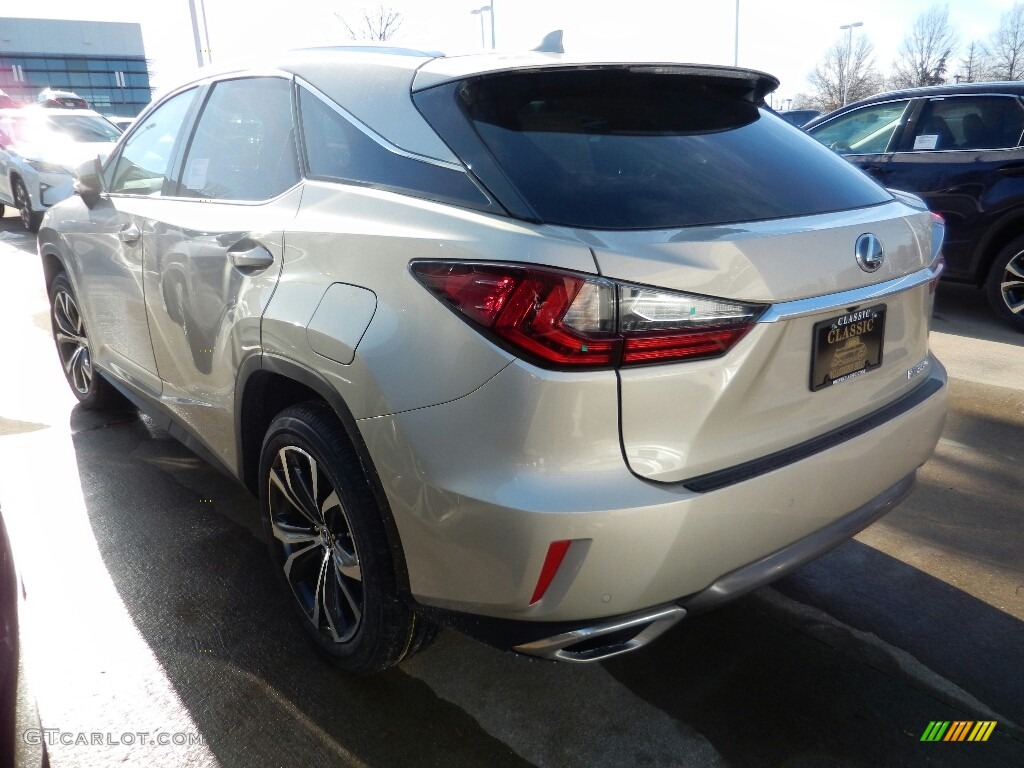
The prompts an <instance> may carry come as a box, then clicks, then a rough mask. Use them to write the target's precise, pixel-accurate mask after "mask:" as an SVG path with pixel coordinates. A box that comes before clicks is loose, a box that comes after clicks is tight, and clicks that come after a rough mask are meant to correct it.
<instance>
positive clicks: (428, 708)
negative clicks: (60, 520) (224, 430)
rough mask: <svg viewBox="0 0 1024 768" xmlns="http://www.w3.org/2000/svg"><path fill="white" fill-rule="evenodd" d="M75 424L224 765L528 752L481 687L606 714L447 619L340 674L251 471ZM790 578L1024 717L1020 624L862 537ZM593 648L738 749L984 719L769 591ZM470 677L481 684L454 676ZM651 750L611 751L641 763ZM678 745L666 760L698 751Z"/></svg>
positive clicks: (635, 692) (84, 466)
mask: <svg viewBox="0 0 1024 768" xmlns="http://www.w3.org/2000/svg"><path fill="white" fill-rule="evenodd" d="M72 426H73V431H74V436H73V441H74V450H75V454H76V458H77V462H78V471H79V475H80V478H81V483H82V490H83V497H84V499H85V501H86V511H87V514H88V516H89V523H90V524H91V526H92V529H93V532H94V534H95V538H96V541H97V543H98V547H99V550H100V555H101V556H102V559H103V562H104V565H105V567H106V570H107V571H108V573H109V575H110V578H111V579H112V581H113V583H114V585H115V587H116V589H117V591H118V593H119V594H120V597H121V599H122V600H123V602H124V605H125V606H126V608H127V610H128V612H129V615H130V616H131V619H132V621H133V622H134V624H135V625H136V627H137V629H138V631H139V632H140V633H141V635H142V637H143V639H144V640H145V642H146V644H147V645H148V646H149V648H150V649H151V650H152V652H153V654H155V656H156V658H157V660H158V661H159V663H160V665H161V666H162V668H163V670H164V673H165V674H166V676H167V678H168V679H169V681H170V683H171V685H172V686H173V687H174V689H175V693H176V695H177V697H178V699H179V700H180V701H181V702H182V704H183V705H184V706H185V707H186V708H187V710H188V714H189V717H190V718H191V720H192V722H194V723H195V725H196V726H197V727H198V728H199V730H200V731H201V733H202V734H203V736H204V739H205V744H206V745H207V747H208V748H209V749H210V751H211V752H212V753H213V754H214V756H215V758H216V759H217V761H218V763H219V764H220V765H222V766H228V767H230V766H250V765H254V764H260V765H348V764H360V765H362V764H366V765H371V766H392V765H402V766H415V765H445V766H459V765H466V766H479V765H487V766H523V765H530V764H533V763H531V762H528V761H526V760H524V759H523V758H522V757H520V756H519V755H518V754H517V753H516V752H515V751H513V750H512V749H511V748H510V747H509V746H508V745H507V744H506V743H505V741H502V740H499V739H498V738H495V737H494V736H492V735H491V732H489V731H488V730H485V729H484V728H483V727H482V726H481V724H480V722H479V721H478V717H477V714H476V713H477V710H476V709H475V708H474V707H475V706H478V705H479V706H481V708H482V709H481V711H483V708H486V707H488V706H489V707H490V708H491V710H493V709H494V708H497V709H498V710H499V711H501V709H502V708H503V707H504V708H514V707H515V708H525V715H524V713H523V712H519V713H518V714H519V716H520V717H526V718H530V717H531V714H532V717H533V719H537V720H542V718H543V717H550V721H543V720H542V722H545V726H544V727H546V728H548V729H550V734H557V733H560V732H566V733H576V734H577V735H578V737H580V738H583V739H587V738H588V730H587V729H588V728H594V727H598V726H597V725H595V724H594V723H592V722H590V721H589V719H588V718H587V717H584V716H581V715H580V710H578V709H575V708H573V707H560V708H559V711H558V713H557V716H552V715H551V714H550V712H549V710H548V709H545V708H544V706H543V700H544V698H545V695H544V688H543V686H544V685H554V684H553V683H551V682H545V681H557V683H558V687H559V688H566V687H568V689H569V690H568V692H566V691H564V690H563V691H560V694H561V696H562V697H563V698H565V699H568V700H572V699H573V695H574V694H573V691H572V689H573V687H574V686H576V685H577V681H578V682H579V689H578V692H579V697H581V698H587V695H588V694H587V692H588V691H590V690H592V689H590V688H585V686H584V685H583V681H584V679H585V677H586V675H587V674H588V673H587V672H586V671H585V670H586V668H580V667H576V666H564V667H559V668H558V674H557V675H548V676H545V675H541V676H539V677H538V675H537V674H536V670H538V669H541V668H544V669H547V668H549V667H550V665H546V664H542V663H540V662H532V661H529V660H525V659H511V662H510V658H509V657H508V656H507V655H505V654H501V653H498V652H495V651H491V650H489V649H483V648H479V649H477V648H476V647H475V646H468V645H467V644H469V641H463V640H461V638H459V639H457V640H456V641H454V642H453V641H452V639H451V637H450V635H449V636H448V637H446V638H444V641H443V642H439V643H438V646H437V647H435V648H433V649H428V650H427V651H425V655H424V656H421V657H418V658H417V659H416V660H413V661H412V662H410V666H409V669H410V670H412V671H413V674H408V673H406V672H404V671H403V670H402V668H399V669H396V670H392V671H389V672H387V673H384V674H382V675H379V676H377V677H373V678H354V677H351V676H348V675H346V674H345V673H342V672H341V671H339V670H337V669H336V668H334V667H333V666H332V665H330V664H329V663H327V662H326V661H324V660H323V659H322V658H321V657H319V656H318V655H317V654H316V653H315V652H314V650H313V649H312V648H311V646H310V645H309V643H308V642H307V640H306V638H305V636H304V635H303V633H302V631H301V628H300V627H299V626H297V624H296V622H295V619H294V617H293V615H292V608H291V605H290V601H289V600H287V599H285V596H284V595H283V594H282V592H281V588H280V586H279V584H278V582H277V580H276V578H275V575H274V574H273V573H272V571H271V566H270V563H269V559H268V558H267V555H266V551H265V546H264V544H263V542H262V541H260V540H259V538H258V534H257V532H258V531H259V521H258V519H257V518H258V512H257V504H256V501H255V500H254V499H253V498H252V497H251V496H250V495H249V494H248V493H247V492H246V491H245V490H244V489H242V488H240V487H239V486H238V485H237V484H236V483H235V482H234V481H232V480H230V479H228V478H225V477H224V476H222V475H220V474H219V473H218V472H217V471H216V470H214V469H213V468H211V467H210V466H209V465H207V464H206V463H204V462H202V461H201V460H200V459H198V458H196V457H195V456H194V455H193V454H192V453H190V452H189V451H188V450H187V449H185V448H184V447H182V446H181V445H180V444H179V443H178V442H177V441H175V440H174V439H172V438H170V437H169V436H167V435H166V434H165V433H163V432H161V431H160V430H158V429H156V428H155V427H154V426H153V425H152V423H151V422H149V421H148V420H147V419H145V418H144V417H140V418H132V417H131V415H130V414H129V415H125V414H121V415H112V416H108V417H97V416H94V415H88V414H83V413H82V412H81V411H80V410H78V409H76V411H75V415H74V416H73V419H72ZM139 542H146V546H139ZM780 589H781V590H782V592H783V593H785V594H787V595H791V596H793V597H796V598H797V599H798V600H799V601H801V602H802V603H807V604H809V605H812V606H815V605H816V606H819V607H821V608H822V609H823V610H824V611H826V612H827V614H831V615H832V616H835V617H836V618H838V619H840V621H842V622H846V623H847V624H849V625H850V626H851V627H855V628H858V629H861V630H864V631H865V632H868V633H870V634H873V635H877V636H878V637H881V638H882V639H883V640H888V641H890V642H893V643H895V644H897V645H900V647H903V648H908V649H909V650H910V651H911V653H912V654H913V655H915V656H917V657H918V658H919V659H921V660H922V661H923V662H924V663H925V664H926V665H928V666H929V667H931V668H932V669H934V670H935V671H936V672H939V673H940V674H942V675H943V676H946V677H949V678H950V679H951V680H954V682H956V683H957V684H958V685H960V686H962V687H963V688H965V689H966V690H967V691H968V692H970V693H972V694H974V695H975V696H977V697H978V698H980V699H981V700H982V701H984V702H985V703H986V704H987V705H989V706H991V707H992V708H993V709H996V710H997V711H1001V714H1002V715H1003V716H1006V717H1016V718H1019V719H1018V722H1020V720H1024V716H1022V713H1021V712H1020V706H1019V705H1020V703H1021V702H1020V694H1019V692H1020V690H1024V681H1021V680H1020V678H1019V675H1020V672H1021V670H1022V669H1024V665H1022V664H1021V663H1020V662H1021V659H1020V653H1021V649H1022V648H1024V636H1022V625H1021V623H1020V622H1018V621H1016V620H1014V619H1012V618H1009V617H1007V616H1006V615H1005V614H1002V613H1000V612H999V611H996V610H995V609H993V608H990V607H989V606H987V605H985V604H984V603H981V602H980V601H977V600H975V599H973V598H971V597H969V596H968V595H966V594H964V593H963V592H961V591H959V590H956V589H954V588H952V587H949V586H948V585H945V584H943V583H941V582H938V581H937V580H935V579H933V578H931V577H929V576H927V575H926V574H923V573H921V572H920V571H917V570H916V569H914V568H911V567H909V566H906V565H904V564H903V563H900V562H899V561H895V560H893V559H892V558H889V557H887V556H886V555H883V554H881V553H879V552H877V551H875V550H872V549H871V548H870V547H866V546H865V545H862V544H859V543H857V542H851V543H848V544H846V545H844V546H843V547H841V548H840V549H839V550H836V551H835V552H833V553H832V554H830V555H828V556H826V557H825V558H823V559H821V560H819V561H816V562H814V563H812V564H810V565H808V566H806V567H805V568H804V569H802V570H800V571H799V572H797V573H796V574H794V575H792V576H790V577H789V578H787V579H786V580H784V581H783V582H782V583H781V585H780ZM805 610H811V611H812V614H811V615H807V614H806V613H805V612H804V611H805ZM430 654H434V656H433V657H431V656H429V655H430ZM1014 662H1015V664H1014ZM602 666H603V668H604V670H606V671H607V672H609V673H610V674H611V675H612V676H613V677H614V679H615V680H617V681H618V682H619V683H621V684H622V686H625V688H626V689H628V691H629V692H631V693H626V692H625V691H623V693H622V696H624V697H627V698H628V699H631V700H632V701H637V699H635V698H633V697H639V698H640V699H642V700H644V701H646V702H648V703H650V704H651V705H653V706H654V707H656V708H658V709H660V710H661V711H662V712H663V713H667V715H669V716H670V717H673V718H675V719H676V721H677V722H678V723H679V726H678V728H679V729H680V730H684V731H690V729H694V730H695V731H696V732H697V733H699V734H701V735H702V736H703V737H705V738H706V739H708V740H709V741H710V742H711V744H712V745H713V746H714V747H715V748H716V749H717V750H719V752H720V753H721V754H722V755H723V756H724V757H725V759H726V760H727V761H729V763H730V764H735V765H780V764H787V765H789V764H799V765H801V766H812V765H822V766H824V765H918V764H930V763H928V761H927V760H926V759H924V758H923V757H922V755H923V753H922V750H925V749H929V748H931V746H932V745H928V744H921V743H920V740H919V739H920V735H921V733H922V732H923V730H924V728H925V727H926V726H927V725H928V722H929V721H931V720H957V719H984V717H983V713H982V712H980V711H973V710H971V708H970V707H964V706H963V705H962V702H961V701H959V700H957V699H956V697H946V696H944V695H943V693H942V691H940V690H937V689H936V688H935V686H934V685H932V684H929V683H927V682H921V681H920V680H918V679H916V678H914V677H913V676H912V675H909V674H908V673H907V672H906V670H905V669H904V668H903V667H902V666H901V664H900V662H899V660H898V659H895V658H894V657H893V656H892V654H891V652H890V650H889V649H888V646H886V645H885V643H871V642H865V640H864V637H862V636H861V635H860V634H859V633H857V632H855V631H852V630H850V628H849V627H847V626H845V624H839V623H838V622H832V621H831V620H828V616H827V615H826V614H825V613H820V614H819V613H818V612H816V611H813V609H805V608H804V606H802V605H801V604H800V603H798V602H796V601H792V600H787V599H786V598H784V597H782V596H781V595H779V593H778V592H776V591H775V589H773V588H767V589H764V590H761V591H759V592H757V593H755V594H754V595H752V596H749V597H747V598H745V599H743V600H741V601H739V602H737V603H736V604H733V605H731V606H728V607H726V608H724V609H722V610H720V611H718V612H715V613H711V614H707V615H704V616H698V617H695V618H693V619H692V620H687V621H684V622H683V623H682V624H681V625H680V626H679V627H677V628H676V629H674V630H673V631H672V632H671V633H669V634H667V635H666V636H665V637H663V638H661V639H660V640H659V641H658V642H656V643H654V644H653V645H652V646H651V647H650V648H647V649H645V650H643V651H641V652H639V653H635V654H629V655H627V656H623V657H619V658H617V659H612V660H608V661H606V662H604V663H603V665H602ZM470 667H472V668H470ZM590 669H593V668H590ZM1014 675H1017V677H1016V678H1014ZM538 681H541V682H539V683H538ZM466 687H472V688H473V690H471V691H463V692H462V693H459V689H460V688H462V689H465V688H466ZM520 688H521V689H523V690H527V691H532V692H533V693H532V695H529V696H524V700H523V701H518V700H517V701H515V702H512V701H510V700H509V699H508V696H509V691H516V690H517V689H520ZM538 690H539V691H540V694H539V695H538V693H537V692H538ZM598 690H606V689H604V688H600V687H598ZM617 690H622V689H621V688H619V689H617ZM441 691H447V692H446V693H444V696H443V698H442V695H441ZM451 691H455V693H451ZM609 691H610V692H608V693H604V694H601V695H602V696H605V697H606V698H605V700H604V701H598V702H588V704H589V706H591V707H595V708H596V709H597V710H601V711H608V712H611V713H614V712H616V711H620V710H622V708H623V707H628V706H629V703H628V700H626V699H620V698H619V696H618V695H617V694H614V692H611V689H609ZM553 696H554V691H552V697H553ZM1015 697H1016V698H1015ZM559 700H561V699H559ZM453 702H454V703H453ZM480 702H484V704H481V703H480ZM487 702H489V704H488V703H487ZM460 704H461V706H460ZM652 711H653V710H652ZM622 717H623V718H625V717H626V713H625V712H623V713H622ZM480 720H482V716H481V718H480ZM628 722H633V723H634V724H635V722H636V720H634V721H628ZM641 722H642V721H641ZM602 727H603V726H602ZM633 730H637V731H638V732H635V733H633V732H630V733H625V732H624V733H621V734H619V736H616V734H615V733H614V732H613V733H611V734H602V738H606V739H609V738H610V739H616V738H619V739H622V740H624V739H627V738H629V739H634V740H639V741H643V739H644V738H645V736H644V733H640V732H639V731H640V730H642V728H640V726H636V727H635V728H633ZM594 735H595V736H596V734H594ZM552 738H554V737H553V736H552ZM980 749H984V750H985V752H984V757H985V760H984V761H979V760H978V756H979V754H980V752H979V750H980ZM644 754H646V755H647V756H646V757H644ZM644 754H638V755H637V757H636V759H635V760H633V761H630V762H629V763H620V762H619V761H615V760H613V761H611V762H609V763H607V764H609V765H610V764H640V763H642V762H644V761H645V760H646V761H647V762H650V754H649V753H644ZM256 755H258V759H255V758H254V756H256ZM683 757H684V756H680V758H679V760H680V762H678V763H676V762H675V760H673V761H672V762H671V763H657V764H672V765H675V764H680V765H683V764H704V763H692V762H690V763H687V762H684V761H683ZM641 758H643V759H641ZM946 758H948V759H946ZM1022 758H1024V743H1021V742H1020V741H1017V740H1014V739H1012V738H1010V737H1009V736H1008V734H1007V733H1006V732H1005V731H1004V730H1001V729H999V728H997V730H996V734H995V735H994V736H993V737H992V739H991V740H990V742H988V743H986V744H985V745H969V749H966V750H961V751H959V752H954V751H950V752H949V753H948V754H946V755H944V758H943V765H948V766H961V765H962V766H964V767H965V768H967V766H971V768H973V767H974V766H978V765H1020V764H1022ZM254 759H255V762H254ZM989 759H991V762H989ZM638 761H639V762H638ZM656 762H657V761H656ZM537 764H547V763H545V762H544V761H540V760H538V761H537ZM552 764H553V763H552ZM577 764H581V763H580V762H579V761H576V760H573V759H569V758H566V759H565V760H562V761H560V762H559V765H562V766H568V765H577ZM651 764H655V763H651Z"/></svg>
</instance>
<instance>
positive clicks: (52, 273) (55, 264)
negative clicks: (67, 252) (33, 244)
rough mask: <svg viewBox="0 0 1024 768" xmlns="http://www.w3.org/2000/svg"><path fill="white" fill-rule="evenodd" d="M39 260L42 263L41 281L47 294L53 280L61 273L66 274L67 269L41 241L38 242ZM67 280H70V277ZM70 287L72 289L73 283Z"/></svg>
mask: <svg viewBox="0 0 1024 768" xmlns="http://www.w3.org/2000/svg"><path fill="white" fill-rule="evenodd" d="M39 258H40V260H41V261H42V263H43V280H44V281H45V283H46V291H47V293H49V291H50V286H51V285H53V279H54V278H55V277H57V275H59V274H60V273H61V272H65V273H66V272H67V271H68V269H67V267H65V266H64V262H63V261H62V260H61V258H60V256H58V255H57V253H56V251H55V250H54V249H52V248H50V247H47V245H46V244H45V243H43V242H42V241H40V246H39ZM68 279H71V278H70V275H69V277H68ZM72 287H74V283H72Z"/></svg>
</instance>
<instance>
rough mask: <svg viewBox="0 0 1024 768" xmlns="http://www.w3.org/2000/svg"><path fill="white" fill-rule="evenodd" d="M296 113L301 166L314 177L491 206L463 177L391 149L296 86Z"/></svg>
mask: <svg viewBox="0 0 1024 768" xmlns="http://www.w3.org/2000/svg"><path fill="white" fill-rule="evenodd" d="M299 114H300V116H301V119H302V136H303V144H304V146H305V149H306V166H307V168H308V169H309V175H310V176H312V177H313V178H318V179H327V180H331V181H351V182H355V183H361V184H368V185H372V186H376V187H384V188H386V189H388V190H391V191H394V192H399V193H402V194H408V195H414V196H417V197H425V198H428V199H431V200H442V201H445V202H450V203H454V204H455V205H464V206H470V207H473V208H482V209H486V208H487V207H488V206H489V205H490V200H488V198H487V197H486V196H485V195H484V194H483V193H482V192H481V191H480V190H479V189H478V188H477V186H476V185H475V184H474V183H473V182H472V181H471V180H470V179H469V177H468V176H467V175H466V174H465V173H463V172H461V171H458V170H453V169H448V168H441V167H439V166H436V165H432V164H430V163H427V162H423V161H421V160H416V159H414V158H409V157H403V156H402V155H399V154H396V153H394V152H392V151H390V150H389V149H387V148H386V147H383V146H381V145H380V144H378V143H377V142H376V141H374V140H373V139H372V138H370V137H369V136H367V135H366V134H365V133H363V132H362V131H361V130H360V129H359V128H357V127H356V126H355V125H354V124H353V123H351V122H349V121H348V120H347V119H345V117H344V116H343V115H342V114H341V113H340V112H338V110H336V109H334V108H332V107H331V106H330V105H328V104H326V103H324V102H323V101H322V100H321V99H320V98H318V97H317V96H315V95H313V94H312V93H310V92H309V91H307V90H306V89H305V88H299Z"/></svg>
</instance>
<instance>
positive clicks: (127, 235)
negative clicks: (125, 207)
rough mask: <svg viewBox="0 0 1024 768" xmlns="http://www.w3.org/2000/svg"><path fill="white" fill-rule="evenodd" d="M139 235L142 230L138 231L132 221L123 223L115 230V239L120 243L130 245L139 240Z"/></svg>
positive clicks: (140, 235)
mask: <svg viewBox="0 0 1024 768" xmlns="http://www.w3.org/2000/svg"><path fill="white" fill-rule="evenodd" d="M140 237H142V232H141V231H139V228H138V227H137V226H135V223H134V222H133V223H131V224H125V225H124V226H123V227H121V228H120V229H119V230H117V239H118V240H120V241H121V242H122V243H128V244H129V245H131V244H132V243H137V242H139V238H140Z"/></svg>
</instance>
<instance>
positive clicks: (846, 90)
mask: <svg viewBox="0 0 1024 768" xmlns="http://www.w3.org/2000/svg"><path fill="white" fill-rule="evenodd" d="M737 2H739V0H737ZM863 26H864V22H863V21H855V22H853V23H852V24H843V25H842V26H841V27H839V28H840V29H845V30H846V67H845V68H844V69H843V106H844V107H845V106H846V102H847V100H848V99H847V97H848V96H849V95H850V56H851V55H852V54H853V28H854V27H863Z"/></svg>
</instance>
